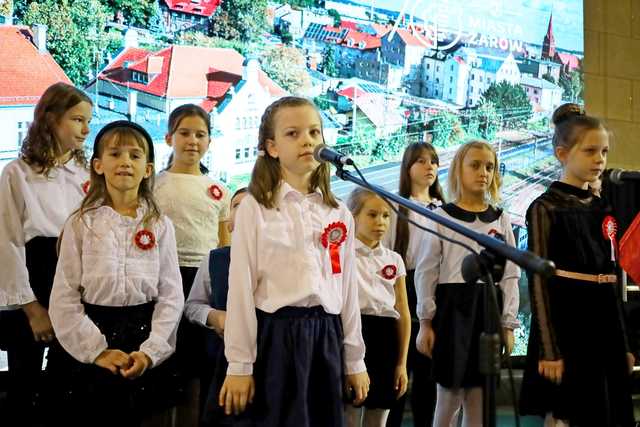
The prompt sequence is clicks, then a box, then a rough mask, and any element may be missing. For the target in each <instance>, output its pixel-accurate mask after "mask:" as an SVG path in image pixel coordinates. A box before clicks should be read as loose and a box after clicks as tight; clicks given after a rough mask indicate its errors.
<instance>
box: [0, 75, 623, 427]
mask: <svg viewBox="0 0 640 427" xmlns="http://www.w3.org/2000/svg"><path fill="white" fill-rule="evenodd" d="M91 117H92V103H91V100H90V99H89V98H88V97H87V96H86V94H84V93H83V92H82V91H80V90H78V89H76V88H74V87H73V86H69V85H66V84H63V83H58V84H55V85H53V86H51V87H50V88H49V89H47V91H46V92H45V93H44V94H43V96H42V97H41V99H40V102H39V103H38V105H37V107H36V109H35V114H34V120H33V122H32V124H31V126H30V129H29V132H28V134H27V137H26V139H25V141H24V143H23V144H22V148H21V153H20V157H19V159H17V160H15V161H13V162H11V163H9V164H8V165H7V166H6V167H5V168H4V170H3V172H2V176H1V178H0V199H1V203H0V255H1V259H2V264H3V268H4V270H3V271H4V273H5V274H4V277H3V280H2V281H1V282H0V348H2V349H4V350H6V351H7V355H8V362H9V370H8V378H9V383H8V399H9V405H8V408H9V411H10V413H9V414H7V415H6V416H4V415H3V422H4V421H8V422H9V424H7V425H16V426H18V425H19V426H39V425H59V424H64V425H92V426H113V425H125V426H151V425H177V426H181V427H182V426H273V427H276V426H292V427H293V426H295V427H311V426H318V427H320V426H323V427H326V426H332V427H336V426H337V427H340V426H349V427H352V426H367V427H383V426H390V427H391V426H393V427H397V426H399V425H400V423H401V422H402V418H403V412H404V406H405V398H406V396H407V391H408V389H410V402H411V408H412V412H413V423H414V425H415V426H416V427H418V426H420V427H427V426H431V425H433V426H436V427H449V426H452V425H457V422H458V417H459V414H460V411H461V414H462V415H461V422H462V425H463V426H467V427H470V426H480V425H482V397H483V396H482V384H483V377H482V375H481V373H480V372H479V369H478V360H479V344H478V343H479V339H480V334H481V332H482V326H483V320H484V316H485V312H484V309H483V307H484V295H485V293H484V292H483V287H484V286H488V285H487V284H485V283H484V281H482V280H481V281H478V282H475V283H469V282H465V280H464V279H463V277H462V274H461V272H460V265H461V263H462V260H463V258H464V257H465V256H466V255H467V250H466V249H463V248H462V247H461V246H459V245H454V244H453V243H452V242H451V240H450V239H456V240H459V241H464V243H466V245H468V246H470V247H471V248H473V249H474V250H479V249H480V247H479V245H478V244H477V243H475V242H473V241H471V240H470V239H466V238H464V237H461V236H458V235H456V234H455V233H454V232H453V231H451V230H449V229H447V228H445V227H443V226H441V225H440V224H438V223H436V222H433V221H431V220H427V219H426V218H424V217H422V216H420V215H418V214H416V213H414V212H410V211H408V210H407V209H406V208H404V207H398V206H396V205H394V204H389V203H387V202H386V201H385V200H384V199H382V198H380V197H379V196H378V195H376V194H375V193H373V192H371V191H370V190H367V189H356V190H354V191H353V192H352V193H351V194H350V195H349V198H348V200H346V204H345V203H343V202H342V201H340V200H339V199H338V198H337V197H336V196H335V195H334V194H333V193H332V191H331V186H330V169H329V165H328V164H327V163H319V162H318V161H316V160H315V159H314V156H313V153H314V148H315V147H317V146H318V145H319V144H323V143H324V137H323V128H322V118H321V115H320V114H319V111H318V110H317V108H316V107H315V105H314V104H313V102H311V101H309V100H307V99H305V98H300V97H284V98H281V99H278V100H277V101H275V102H273V103H272V104H271V105H270V106H269V107H268V108H267V109H266V111H265V112H264V114H263V116H262V120H261V123H260V129H259V137H258V140H257V141H256V145H257V153H258V159H257V161H256V163H255V165H254V168H253V172H252V175H251V180H250V183H249V186H248V187H247V188H241V189H239V190H237V191H236V192H235V193H234V194H233V196H231V193H230V192H229V190H228V189H227V188H226V187H225V185H224V184H222V183H221V182H219V181H216V180H214V179H212V178H210V177H209V176H208V170H207V168H206V167H205V166H204V165H203V164H202V159H203V157H204V156H205V154H206V153H207V151H208V150H209V148H210V144H212V143H215V141H212V140H211V137H210V132H211V124H210V119H209V114H208V113H207V112H206V111H205V110H203V109H202V108H201V107H199V106H196V105H193V104H187V105H182V106H180V107H178V108H176V109H175V110H173V111H172V112H171V114H170V116H169V120H168V124H169V126H168V130H167V134H166V143H167V144H168V145H169V146H170V147H171V148H172V154H171V157H170V160H169V164H168V165H167V166H166V168H165V169H164V170H162V171H160V172H159V173H157V174H156V168H157V167H158V165H157V163H156V161H155V160H156V159H155V157H154V148H153V141H152V138H151V136H150V135H149V134H148V133H147V132H146V131H145V129H144V128H142V127H141V126H140V125H138V124H135V123H133V122H130V121H125V120H122V121H116V122H112V123H109V124H107V125H105V126H104V127H103V128H102V129H100V131H99V132H98V134H97V136H96V138H95V140H94V141H91V142H90V144H87V143H89V141H86V137H87V135H88V134H89V126H88V125H89V122H90V121H91ZM553 121H554V124H555V130H554V137H553V147H554V152H555V155H556V157H557V158H558V159H559V161H560V162H561V164H562V167H563V173H562V177H561V179H560V180H559V181H556V182H554V183H553V184H551V186H550V187H549V189H548V190H547V191H546V192H545V193H544V194H543V195H541V196H540V197H539V198H538V199H536V200H535V201H534V202H533V203H532V205H531V206H530V208H529V210H528V212H527V225H528V228H529V248H530V249H531V250H532V251H533V252H535V253H536V254H538V255H540V256H543V257H545V258H548V259H550V260H552V261H554V262H555V264H556V267H557V270H556V274H555V275H554V276H553V277H551V278H546V279H545V278H541V277H539V276H535V275H532V276H531V277H529V291H530V293H531V301H532V313H533V320H532V322H531V338H530V340H529V351H528V355H527V368H526V370H525V377H524V382H523V389H522V396H521V402H520V403H521V408H522V410H523V412H524V413H528V414H535V415H540V416H542V417H546V421H545V422H546V425H547V426H563V425H571V426H596V425H597V426H612V427H613V426H624V427H626V426H631V425H633V410H632V405H631V395H630V380H629V370H630V369H631V367H632V366H633V363H634V360H635V359H634V356H633V351H632V346H630V344H629V342H628V340H627V339H626V337H627V333H626V330H625V324H624V316H623V313H622V307H621V299H620V296H619V295H618V294H617V292H616V287H615V286H614V285H615V283H616V281H617V277H616V275H615V272H616V252H615V238H616V237H615V228H616V224H615V218H613V216H612V214H611V211H610V208H609V207H608V206H607V204H606V201H604V200H602V199H601V198H600V197H598V196H597V195H596V193H595V191H594V188H595V186H596V184H597V180H598V179H599V178H600V175H601V174H602V171H603V170H604V168H605V165H606V157H607V152H608V150H609V135H608V132H607V130H606V128H605V127H604V125H603V124H602V123H601V122H600V121H599V120H598V119H596V118H593V117H590V116H588V115H586V114H585V113H584V112H583V111H582V110H580V108H577V107H576V106H569V107H566V106H565V107H564V108H562V109H560V110H559V111H558V112H557V114H555V115H554V118H553ZM85 144H87V145H89V146H92V156H91V158H90V159H89V160H88V161H87V159H86V158H85V154H84V153H85ZM439 165H440V160H439V157H438V154H437V153H436V150H435V149H434V147H433V146H432V145H431V144H429V143H427V142H419V143H412V144H409V145H408V146H407V147H406V149H405V151H404V155H403V158H402V162H401V165H400V177H399V178H400V179H399V182H400V184H399V189H398V194H399V195H400V196H402V197H405V198H407V199H411V200H412V201H414V202H415V203H418V204H421V205H423V206H424V207H427V208H429V209H432V210H434V212H435V213H437V214H439V215H441V216H443V217H445V218H448V219H449V220H451V221H454V222H457V223H459V224H461V225H464V226H466V227H468V228H471V229H473V230H475V231H476V232H478V233H482V234H487V235H490V236H493V237H495V238H497V239H500V240H503V241H504V242H506V243H507V244H508V245H512V246H513V245H514V244H515V242H514V235H513V231H512V226H511V222H510V219H509V216H508V214H507V213H506V212H504V211H503V210H502V209H501V207H500V185H501V176H500V173H499V171H498V167H497V165H498V158H497V155H496V152H495V150H494V148H493V146H492V145H491V144H490V143H488V142H486V141H482V140H472V141H469V142H467V143H465V144H463V145H461V146H460V147H459V148H458V149H457V151H456V152H455V155H454V156H453V159H452V161H451V163H450V166H449V173H448V186H447V187H448V192H447V194H448V197H447V199H448V200H449V202H446V201H445V197H444V193H443V191H442V189H441V187H440V183H439V180H438V167H439ZM590 187H591V188H590ZM432 231H435V232H437V234H433V233H431V232H432ZM519 278H520V269H519V268H518V267H517V266H516V265H515V264H513V263H512V262H510V261H508V262H507V263H506V266H505V268H504V272H503V274H502V275H501V277H499V278H497V280H496V287H495V288H496V294H497V296H498V298H497V300H498V308H499V311H500V312H499V317H500V326H501V327H500V332H501V334H500V335H501V338H502V348H503V352H504V354H505V355H506V356H508V355H509V354H510V353H511V351H512V349H513V346H514V332H513V331H514V329H516V328H518V327H519V326H520V325H519V323H518V320H517V312H518V305H519V293H518V280H519ZM185 299H186V302H185ZM576 302H578V304H576ZM569 306H571V310H567V307H569ZM594 313H598V315H597V316H594ZM595 340H597V341H598V344H597V345H596V344H594V341H595ZM47 347H48V353H47V358H46V359H47V363H46V369H45V370H44V371H43V369H42V366H43V358H44V354H45V349H46V348H47ZM410 384H411V385H410Z"/></svg>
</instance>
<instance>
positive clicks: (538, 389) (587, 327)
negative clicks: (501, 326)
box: [520, 277, 635, 427]
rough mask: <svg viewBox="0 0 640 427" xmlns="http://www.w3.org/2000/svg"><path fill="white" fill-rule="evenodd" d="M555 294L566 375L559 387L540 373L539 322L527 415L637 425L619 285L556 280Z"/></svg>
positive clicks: (532, 343)
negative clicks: (617, 288) (619, 316)
mask: <svg viewBox="0 0 640 427" xmlns="http://www.w3.org/2000/svg"><path fill="white" fill-rule="evenodd" d="M550 283H551V282H550ZM549 291H550V296H551V297H552V298H553V302H554V304H553V305H552V306H551V308H552V313H551V315H552V317H551V320H552V321H553V323H554V328H555V331H556V334H557V342H558V347H559V349H560V352H561V354H562V358H563V361H564V370H565V371H564V376H563V378H562V382H561V384H560V385H556V384H554V383H552V382H550V381H548V380H547V379H545V378H544V377H542V376H541V375H540V374H538V362H539V360H540V354H541V349H540V346H541V344H540V342H541V340H540V331H539V329H538V328H537V327H536V326H537V321H536V319H535V318H533V319H532V322H531V330H530V336H529V343H528V348H527V361H526V365H525V371H524V377H523V381H522V392H521V397H520V408H521V411H522V413H523V414H531V415H540V416H544V415H545V414H546V413H548V412H551V413H553V415H554V417H556V418H559V419H565V420H569V421H570V422H571V425H572V426H573V425H576V426H606V427H620V426H624V427H627V426H633V425H635V423H634V421H633V404H632V401H631V377H630V375H629V372H628V368H627V361H626V348H625V341H624V332H623V330H622V329H621V326H620V325H621V322H620V321H619V320H618V317H617V316H618V315H619V312H618V310H617V307H616V305H617V301H616V299H617V298H618V296H617V295H616V290H615V286H614V285H611V284H597V283H589V282H581V281H577V280H573V279H564V278H561V277H555V278H554V279H553V283H551V286H550V287H549ZM567 307H570V309H568V308H567ZM594 307H597V309H598V310H599V311H598V312H597V313H594V312H593V311H592V309H593V308H594Z"/></svg>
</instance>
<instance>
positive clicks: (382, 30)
mask: <svg viewBox="0 0 640 427" xmlns="http://www.w3.org/2000/svg"><path fill="white" fill-rule="evenodd" d="M369 26H370V27H371V28H373V29H374V30H375V32H376V35H377V36H378V37H382V36H384V35H386V34H387V33H388V32H389V31H391V28H393V27H392V26H391V25H384V24H376V23H372V24H369Z"/></svg>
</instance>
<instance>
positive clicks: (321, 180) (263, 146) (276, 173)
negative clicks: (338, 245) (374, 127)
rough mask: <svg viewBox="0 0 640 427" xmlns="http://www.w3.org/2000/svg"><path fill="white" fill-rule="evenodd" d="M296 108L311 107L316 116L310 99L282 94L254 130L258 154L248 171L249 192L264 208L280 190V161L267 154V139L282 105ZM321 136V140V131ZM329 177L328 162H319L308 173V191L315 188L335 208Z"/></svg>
mask: <svg viewBox="0 0 640 427" xmlns="http://www.w3.org/2000/svg"><path fill="white" fill-rule="evenodd" d="M297 107H311V108H313V109H314V110H315V111H316V113H318V117H320V113H319V112H318V109H317V108H316V106H315V104H314V103H313V102H311V101H309V100H308V99H306V98H300V97H297V96H286V97H284V98H280V99H278V100H277V101H275V102H273V103H272V104H271V105H269V106H268V107H267V109H266V110H265V112H264V114H263V115H262V119H261V122H260V130H259V131H258V152H259V153H260V155H259V156H258V159H257V160H256V163H255V165H254V166H253V171H252V172H251V181H250V182H249V193H251V195H252V196H253V197H255V199H256V200H257V201H258V203H260V204H261V205H263V206H264V207H266V208H267V209H271V208H274V207H275V198H276V195H277V193H278V191H279V189H280V182H281V181H282V169H281V167H280V160H278V159H276V158H274V157H271V156H270V155H269V154H268V153H267V140H268V139H273V138H274V137H275V125H274V122H275V116H276V114H277V113H278V111H280V110H282V109H284V108H297ZM320 131H321V132H322V131H323V129H322V120H320ZM322 139H323V140H324V134H323V138H322ZM330 176H331V172H330V170H329V165H328V164H327V163H322V164H320V165H319V166H318V167H317V168H316V170H315V171H313V174H312V175H311V179H310V181H309V191H310V192H311V191H315V190H316V189H318V188H319V189H320V191H321V193H322V199H323V201H324V203H325V204H327V205H328V206H331V207H333V208H337V207H338V202H337V200H336V198H335V196H334V195H333V193H332V192H331V186H330V184H329V178H330Z"/></svg>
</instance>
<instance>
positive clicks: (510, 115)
mask: <svg viewBox="0 0 640 427" xmlns="http://www.w3.org/2000/svg"><path fill="white" fill-rule="evenodd" d="M487 102H491V103H492V104H493V105H494V106H495V108H496V109H497V110H498V111H504V114H503V115H502V118H503V123H504V125H505V127H507V128H512V129H513V128H517V127H525V126H526V124H527V122H528V121H529V119H530V118H531V116H532V115H533V108H532V107H531V103H530V102H529V98H528V97H527V93H526V92H525V91H524V89H523V88H522V86H520V85H512V84H511V83H509V82H506V81H504V82H500V83H498V84H496V83H495V82H494V83H491V86H489V88H488V89H487V90H486V91H485V92H484V93H483V94H482V99H481V100H480V105H483V104H485V103H487Z"/></svg>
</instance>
